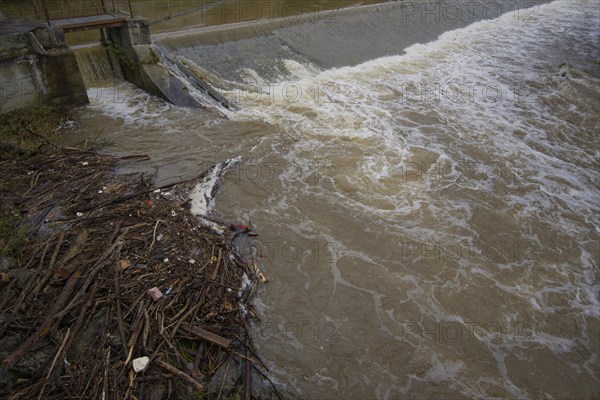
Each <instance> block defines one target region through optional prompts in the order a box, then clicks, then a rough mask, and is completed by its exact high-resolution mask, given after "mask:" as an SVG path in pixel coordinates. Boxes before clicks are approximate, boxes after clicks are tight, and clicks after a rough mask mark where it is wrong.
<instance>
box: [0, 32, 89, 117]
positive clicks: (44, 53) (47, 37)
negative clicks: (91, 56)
mask: <svg viewBox="0 0 600 400" xmlns="http://www.w3.org/2000/svg"><path fill="white" fill-rule="evenodd" d="M35 102H43V103H50V104H55V105H79V104H85V103H87V102H88V96H87V92H86V89H85V85H84V83H83V79H82V78H81V74H80V73H79V68H78V66H77V60H76V59H75V55H74V54H73V51H72V50H71V48H69V46H68V45H67V42H66V40H65V36H64V33H63V32H62V31H61V30H60V29H56V28H50V27H48V26H44V25H42V24H37V23H27V24H7V23H4V24H0V113H5V112H8V111H11V110H14V109H16V108H20V107H23V106H26V105H28V104H31V103H35Z"/></svg>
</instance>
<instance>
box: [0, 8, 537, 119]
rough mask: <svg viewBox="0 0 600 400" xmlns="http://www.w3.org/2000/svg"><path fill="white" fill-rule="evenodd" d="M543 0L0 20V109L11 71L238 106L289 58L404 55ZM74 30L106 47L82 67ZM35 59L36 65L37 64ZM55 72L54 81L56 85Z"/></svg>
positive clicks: (9, 102) (338, 60)
mask: <svg viewBox="0 0 600 400" xmlns="http://www.w3.org/2000/svg"><path fill="white" fill-rule="evenodd" d="M545 2H547V1H544V0H532V1H527V2H519V1H510V2H501V1H496V0H480V1H472V0H440V1H436V2H431V1H420V0H418V1H411V2H405V1H391V2H385V3H380V4H375V5H366V6H356V7H349V8H342V9H334V10H327V11H320V12H314V13H308V14H302V15H294V16H293V17H288V16H283V17H280V18H269V19H258V20H255V21H247V22H240V23H234V24H228V25H218V26H208V27H202V28H196V29H187V30H182V31H177V32H169V33H161V34H157V35H154V37H153V38H152V37H151V35H150V26H149V22H148V21H147V20H145V19H143V18H138V17H134V16H133V12H132V11H131V8H129V9H130V11H131V12H130V15H124V13H123V12H120V13H116V14H115V15H113V17H112V18H113V19H112V20H110V18H109V17H106V16H104V17H102V16H98V17H97V18H95V19H93V20H92V23H90V22H89V21H87V22H86V23H84V24H78V23H77V21H72V20H70V21H68V22H69V23H68V24H65V23H59V21H50V18H49V17H48V18H47V19H48V21H47V25H50V26H47V25H46V26H44V25H43V24H41V23H37V25H36V24H34V23H31V22H29V24H30V26H29V27H28V28H27V29H25V30H24V32H19V33H18V34H14V32H13V33H11V31H10V21H9V24H7V23H6V22H4V23H0V27H2V28H0V34H1V36H0V40H1V46H0V80H1V81H0V83H1V84H2V85H3V91H2V107H0V111H2V112H3V111H7V110H8V109H11V108H15V106H18V105H19V104H20V103H19V102H20V101H21V103H22V102H23V101H22V100H23V96H22V95H21V96H20V98H17V97H18V93H17V92H22V91H23V90H22V89H19V90H18V91H17V90H14V87H13V86H14V85H15V84H14V83H12V86H10V85H9V84H8V83H7V82H15V79H16V81H18V82H19V83H18V84H17V85H21V86H23V87H27V88H28V89H27V92H28V93H29V94H32V96H31V98H32V99H39V98H46V99H48V98H49V99H51V100H52V101H53V102H57V103H59V104H81V103H85V102H87V96H86V93H85V88H83V86H84V85H83V84H82V81H87V83H88V85H93V84H96V83H97V82H98V81H104V82H107V81H111V80H112V81H119V80H121V79H123V78H124V79H125V80H128V81H130V82H133V83H134V84H136V85H137V86H139V87H140V88H142V89H144V90H146V91H147V92H149V93H152V94H154V95H156V96H159V97H162V98H164V99H165V100H167V101H169V102H171V103H173V104H176V105H179V106H185V107H202V108H204V107H210V108H213V109H217V110H222V111H224V110H225V109H235V108H236V105H235V104H234V101H233V100H231V99H228V98H227V97H226V96H224V95H223V94H222V93H223V92H229V91H231V90H248V87H249V85H250V86H251V87H252V89H251V90H260V89H257V88H258V86H260V85H258V84H256V83H257V82H262V83H263V84H265V83H266V86H269V85H270V83H273V82H277V81H282V80H289V79H294V77H293V73H291V72H290V71H289V69H288V68H287V67H286V61H292V62H297V63H300V64H302V65H310V66H313V67H315V68H320V69H329V68H335V67H342V66H349V65H357V64H360V63H362V62H365V61H367V60H370V59H375V58H378V57H382V56H387V55H399V54H402V53H403V51H404V49H406V48H408V47H410V46H412V45H414V44H417V43H427V42H429V41H432V40H434V39H436V38H437V37H438V36H439V35H441V34H443V33H444V32H446V31H450V30H454V29H458V28H461V27H465V26H467V25H469V24H471V23H473V22H476V21H479V20H483V19H493V18H496V17H499V16H500V15H502V14H504V13H506V12H509V11H514V15H515V18H517V19H525V18H527V17H528V15H526V14H524V13H522V12H521V10H524V9H526V8H528V7H532V6H535V5H538V4H541V3H545ZM225 3H226V2H225ZM105 17H106V18H105ZM77 29H101V32H102V36H103V39H102V43H103V45H104V49H102V48H101V47H95V48H94V47H92V48H89V47H88V48H78V49H77V50H76V55H77V61H78V67H79V68H77V63H73V62H72V60H71V58H72V54H73V52H72V50H71V49H69V48H68V46H67V45H66V41H65V40H64V34H63V32H62V31H63V30H64V31H73V30H77ZM42 32H43V33H42ZM15 38H18V39H15ZM40 38H41V39H40ZM49 38H51V39H52V40H49ZM34 39H35V40H34ZM153 39H154V40H153ZM42 42H43V43H42ZM50 42H52V43H54V44H55V45H56V46H58V47H59V48H60V52H61V54H63V59H62V60H61V61H60V62H59V63H58V66H56V68H54V70H52V68H48V67H47V65H48V64H49V61H48V60H50V59H51V58H48V56H49V54H50V55H51V54H52V53H56V52H57V50H55V49H52V51H47V49H46V47H48V46H50V45H51V43H50ZM15 43H16V44H15ZM19 46H20V47H19ZM15 49H16V50H15ZM19 49H20V50H19ZM27 60H28V61H27ZM36 60H41V62H38V61H36ZM24 62H28V63H30V64H31V68H30V70H27V69H24V68H23V66H22V65H21V64H22V63H24ZM40 64H41V65H43V67H42V68H38V67H36V65H40ZM55 64H56V63H55ZM16 65H18V66H16ZM15 71H17V75H16V78H15ZM52 71H57V72H52ZM53 74H54V75H56V76H57V79H58V80H59V81H60V83H61V84H60V85H57V84H54V83H53V82H54V81H53V80H52V79H54V78H52V76H53ZM82 75H83V78H82ZM269 82H270V83H269ZM8 86H10V88H9V87H8ZM8 89H10V90H8ZM57 90H58V91H59V92H60V93H56V92H57ZM13 92H14V93H13ZM19 95H20V94H19ZM11 96H12V97H11ZM230 97H231V96H230Z"/></svg>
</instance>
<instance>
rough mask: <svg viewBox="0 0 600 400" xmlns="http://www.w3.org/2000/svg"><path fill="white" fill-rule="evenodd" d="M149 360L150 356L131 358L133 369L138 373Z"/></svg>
mask: <svg viewBox="0 0 600 400" xmlns="http://www.w3.org/2000/svg"><path fill="white" fill-rule="evenodd" d="M149 362H150V358H148V357H140V358H136V359H135V360H133V370H134V371H135V372H136V373H138V372H141V371H143V370H144V369H145V368H146V367H147V366H148V363H149Z"/></svg>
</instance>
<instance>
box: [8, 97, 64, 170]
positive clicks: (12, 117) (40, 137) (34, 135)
mask: <svg viewBox="0 0 600 400" xmlns="http://www.w3.org/2000/svg"><path fill="white" fill-rule="evenodd" d="M66 118H67V116H66V114H65V112H64V110H61V109H57V108H53V107H50V106H47V105H43V104H36V105H31V106H28V107H25V108H21V109H18V110H14V111H11V112H9V113H6V114H1V115H0V161H2V160H7V159H10V158H14V157H19V156H27V155H31V154H35V153H38V152H40V151H41V150H42V149H43V148H44V147H45V146H49V145H50V146H51V145H52V144H53V142H54V139H55V138H56V136H57V134H56V132H57V130H58V128H59V127H60V125H61V123H63V122H64V121H65V120H66Z"/></svg>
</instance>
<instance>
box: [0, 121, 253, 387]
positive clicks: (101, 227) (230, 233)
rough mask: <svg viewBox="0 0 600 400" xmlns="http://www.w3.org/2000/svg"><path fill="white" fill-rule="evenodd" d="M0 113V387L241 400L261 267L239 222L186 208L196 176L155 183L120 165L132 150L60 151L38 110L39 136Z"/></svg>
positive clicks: (249, 366)
mask: <svg viewBox="0 0 600 400" xmlns="http://www.w3.org/2000/svg"><path fill="white" fill-rule="evenodd" d="M45 112H50V113H51V115H55V114H54V113H55V111H53V110H46V111H45ZM42 114H43V113H42ZM43 115H44V114H43ZM48 115H50V114H48ZM55 116H56V117H57V119H56V120H53V121H54V122H59V123H60V122H61V121H62V122H64V121H65V119H66V116H65V115H64V114H56V115H55ZM2 119H3V121H2V122H3V124H1V126H3V127H6V126H9V125H7V123H6V122H7V121H8V120H9V119H10V120H11V121H13V125H14V126H13V128H11V129H14V130H15V131H18V130H19V127H20V129H21V131H20V132H21V133H20V134H21V136H16V137H12V139H13V141H12V143H10V145H9V144H8V143H7V142H5V141H4V140H3V142H2V144H3V147H2V158H3V159H2V160H0V168H1V169H2V177H1V178H0V179H1V183H0V200H1V208H0V217H1V221H0V222H1V223H0V228H1V232H0V248H1V254H0V256H1V259H2V263H1V271H0V278H1V280H0V332H1V334H0V336H1V337H2V339H0V360H1V369H0V381H1V383H2V384H1V385H0V387H2V389H0V395H1V396H3V397H8V398H19V399H28V398H32V399H33V398H39V397H40V396H43V397H44V398H65V397H73V396H75V397H77V398H122V397H123V396H127V395H131V396H132V397H133V398H153V399H162V398H173V397H172V396H174V395H177V398H179V397H189V396H193V397H194V398H217V397H221V398H247V399H249V398H250V397H251V396H252V375H253V374H256V373H258V375H259V376H260V375H261V374H262V372H260V371H262V363H261V361H260V359H259V358H258V356H257V355H256V354H255V353H254V347H253V344H252V338H251V336H250V334H249V325H250V323H251V321H252V320H253V319H254V318H255V313H254V310H253V307H252V305H251V298H252V296H253V294H254V293H255V291H256V289H257V285H258V284H259V283H260V281H261V278H262V279H263V280H264V276H263V275H262V274H261V273H260V271H259V269H258V267H257V266H256V264H255V263H254V262H253V260H252V257H251V254H250V253H249V252H248V251H247V250H246V248H247V246H244V243H246V244H247V243H248V242H249V240H250V236H251V235H253V234H252V232H251V228H250V227H247V226H243V225H230V224H227V223H225V222H223V221H219V220H218V219H216V218H214V217H212V216H209V215H202V216H197V215H193V214H192V212H191V211H190V203H191V200H190V193H191V192H192V191H193V190H194V188H195V187H196V185H197V184H201V183H203V182H204V181H203V180H204V178H206V176H207V173H201V174H200V175H199V176H198V177H196V178H194V179H191V180H189V181H185V182H176V183H175V184H171V185H165V186H162V187H160V188H156V187H154V185H153V184H152V181H151V179H150V178H148V177H145V176H144V175H143V174H142V175H139V174H135V175H117V173H116V171H117V170H118V168H120V167H122V166H123V164H125V163H132V162H135V161H136V159H138V158H139V157H125V158H119V159H117V158H114V157H111V156H108V155H100V154H97V153H96V152H94V151H90V150H84V149H83V148H80V149H78V148H59V147H57V146H55V145H54V144H53V142H52V137H50V136H48V135H47V134H48V132H56V127H57V126H53V125H52V122H51V121H50V119H49V118H45V119H44V120H45V121H46V122H47V123H48V127H47V129H44V132H45V134H43V133H41V131H40V130H39V129H37V128H35V129H33V128H32V129H27V128H23V127H24V126H25V127H26V126H27V124H25V125H23V124H22V123H23V120H28V119H27V118H26V116H25V115H24V114H21V115H20V116H19V117H17V115H16V114H15V115H13V114H11V115H9V116H8V117H7V116H3V117H2ZM32 124H33V122H32V121H31V122H30V123H29V125H30V126H31V127H33V125H32ZM36 126H39V124H38V125H36ZM51 126H53V127H52V128H50V127H51ZM3 129H4V128H3ZM28 132H32V133H33V132H35V133H36V134H35V135H30V134H29V133H28ZM2 135H3V138H4V137H8V136H10V135H12V136H14V135H15V132H12V133H10V132H7V131H6V130H4V131H3V132H2ZM85 146H87V144H85ZM209 171H211V170H209ZM199 172H202V171H199Z"/></svg>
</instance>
